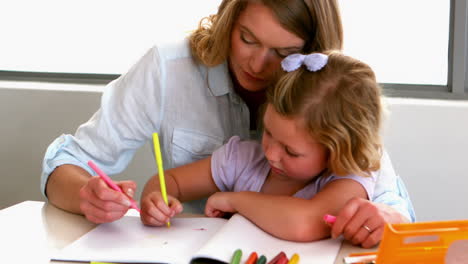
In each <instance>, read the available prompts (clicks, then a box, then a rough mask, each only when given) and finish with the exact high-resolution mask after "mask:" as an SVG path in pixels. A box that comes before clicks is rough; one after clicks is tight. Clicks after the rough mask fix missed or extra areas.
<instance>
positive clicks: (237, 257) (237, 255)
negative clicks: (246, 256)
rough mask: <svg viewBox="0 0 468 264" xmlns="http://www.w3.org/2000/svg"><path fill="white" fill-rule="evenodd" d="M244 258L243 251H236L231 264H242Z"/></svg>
mask: <svg viewBox="0 0 468 264" xmlns="http://www.w3.org/2000/svg"><path fill="white" fill-rule="evenodd" d="M241 258H242V250H240V249H238V250H236V251H234V254H233V255H232V258H231V262H229V264H240V261H241Z"/></svg>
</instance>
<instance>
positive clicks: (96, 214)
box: [46, 164, 136, 223]
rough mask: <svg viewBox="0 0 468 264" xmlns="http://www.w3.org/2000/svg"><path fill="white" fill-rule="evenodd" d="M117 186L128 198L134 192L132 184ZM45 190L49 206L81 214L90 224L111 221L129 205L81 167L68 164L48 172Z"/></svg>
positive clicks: (123, 196) (117, 193)
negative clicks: (50, 204) (50, 172)
mask: <svg viewBox="0 0 468 264" xmlns="http://www.w3.org/2000/svg"><path fill="white" fill-rule="evenodd" d="M118 185H119V186H120V188H122V190H124V192H125V193H126V194H127V195H128V196H130V197H132V196H133V194H134V193H135V189H136V184H135V183H134V182H131V181H123V182H119V183H118ZM46 191H47V194H48V198H49V202H50V203H52V204H53V205H55V206H57V207H59V208H62V209H64V210H67V211H69V212H72V213H77V214H83V215H85V216H86V218H87V219H88V220H90V221H92V222H94V223H106V222H112V221H115V220H117V219H119V218H121V217H122V216H123V215H124V214H125V213H126V212H127V210H128V208H129V206H130V201H129V198H128V197H127V196H125V195H124V194H122V193H120V192H117V191H114V190H112V189H110V188H109V187H108V186H107V185H106V184H105V183H104V181H102V180H101V179H100V178H99V177H91V175H90V174H89V173H88V172H87V171H86V170H84V169H83V168H81V167H78V166H75V165H70V164H65V165H62V166H59V167H57V168H56V169H55V170H54V171H53V172H52V174H51V175H50V176H49V180H48V182H47V187H46ZM65 197H66V199H65Z"/></svg>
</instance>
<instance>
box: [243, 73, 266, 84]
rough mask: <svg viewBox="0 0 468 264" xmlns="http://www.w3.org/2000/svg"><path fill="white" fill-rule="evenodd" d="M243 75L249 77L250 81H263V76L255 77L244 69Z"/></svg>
mask: <svg viewBox="0 0 468 264" xmlns="http://www.w3.org/2000/svg"><path fill="white" fill-rule="evenodd" d="M244 75H245V76H246V77H247V78H248V79H250V80H252V81H255V82H263V81H264V80H263V78H258V77H255V76H253V75H252V74H250V73H248V72H246V71H244Z"/></svg>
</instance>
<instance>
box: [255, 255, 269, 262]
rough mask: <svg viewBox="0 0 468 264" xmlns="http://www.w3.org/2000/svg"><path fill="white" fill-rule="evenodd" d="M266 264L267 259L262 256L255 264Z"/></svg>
mask: <svg viewBox="0 0 468 264" xmlns="http://www.w3.org/2000/svg"><path fill="white" fill-rule="evenodd" d="M266 262H267V259H266V257H265V256H264V255H261V256H260V257H259V258H258V260H257V263H256V264H266Z"/></svg>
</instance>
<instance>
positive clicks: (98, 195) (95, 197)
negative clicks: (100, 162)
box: [79, 177, 136, 223]
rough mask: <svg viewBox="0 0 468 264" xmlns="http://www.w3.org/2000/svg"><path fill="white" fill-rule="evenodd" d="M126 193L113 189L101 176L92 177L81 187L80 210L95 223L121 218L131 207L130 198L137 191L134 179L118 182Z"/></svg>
mask: <svg viewBox="0 0 468 264" xmlns="http://www.w3.org/2000/svg"><path fill="white" fill-rule="evenodd" d="M117 185H119V187H120V188H121V189H122V190H123V191H124V192H125V194H123V193H121V192H118V191H115V190H113V189H111V188H110V187H109V186H107V184H106V183H105V182H104V181H103V180H102V179H101V178H99V177H92V178H90V179H89V180H88V182H87V183H86V184H85V185H84V186H83V187H81V189H80V193H79V197H80V210H81V212H82V213H83V214H84V216H85V217H86V218H87V219H88V220H89V221H91V222H94V223H108V222H113V221H115V220H118V219H120V218H121V217H123V216H124V215H125V213H126V212H127V211H128V209H129V208H130V205H131V203H130V199H131V198H132V197H133V194H134V193H135V189H136V184H135V182H133V181H121V182H117Z"/></svg>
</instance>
